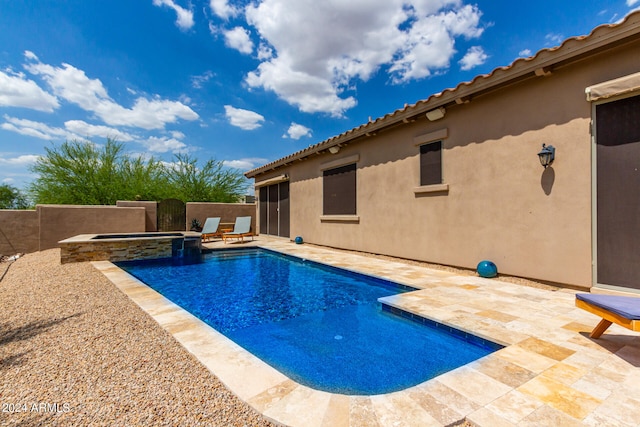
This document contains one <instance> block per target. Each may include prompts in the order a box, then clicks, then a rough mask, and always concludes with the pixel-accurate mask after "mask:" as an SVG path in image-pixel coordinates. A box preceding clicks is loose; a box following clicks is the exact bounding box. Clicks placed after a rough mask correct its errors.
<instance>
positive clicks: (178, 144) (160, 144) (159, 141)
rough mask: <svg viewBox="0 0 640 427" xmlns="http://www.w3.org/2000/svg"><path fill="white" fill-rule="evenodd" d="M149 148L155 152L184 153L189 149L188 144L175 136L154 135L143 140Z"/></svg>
mask: <svg viewBox="0 0 640 427" xmlns="http://www.w3.org/2000/svg"><path fill="white" fill-rule="evenodd" d="M143 145H144V146H145V147H146V148H147V150H149V151H151V152H154V153H168V152H172V153H184V152H186V151H187V145H186V144H185V143H184V142H182V141H178V140H177V139H175V138H165V137H162V138H159V137H156V136H152V137H150V138H148V139H147V140H146V141H144V142H143Z"/></svg>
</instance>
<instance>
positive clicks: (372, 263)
mask: <svg viewBox="0 0 640 427" xmlns="http://www.w3.org/2000/svg"><path fill="white" fill-rule="evenodd" d="M248 245H259V246H263V247H265V248H269V249H273V250H276V251H280V252H283V253H287V254H291V255H295V256H299V257H302V258H305V259H310V260H314V261H319V262H323V263H326V264H330V265H336V266H338V265H339V266H341V267H344V268H347V269H349V270H353V271H358V272H362V273H366V274H371V275H375V276H379V277H383V278H386V279H390V280H393V281H396V282H398V283H403V284H406V285H409V286H413V287H416V288H419V289H420V290H417V291H413V292H409V293H404V294H400V295H395V296H391V297H387V298H383V299H382V300H383V302H385V303H387V304H389V305H392V306H394V307H397V308H399V309H402V310H405V311H408V312H411V313H415V314H418V315H421V316H423V317H426V318H429V319H432V320H435V321H437V322H440V323H443V324H446V325H448V326H452V327H455V328H458V329H462V330H464V331H467V332H470V333H473V334H475V335H478V336H480V337H483V338H487V339H490V340H493V341H495V342H498V343H500V344H503V345H506V347H505V348H504V349H501V350H499V351H496V352H494V353H492V354H491V355H489V356H486V357H484V358H482V359H479V360H477V361H475V362H473V363H470V364H468V365H465V366H463V367H461V368H458V369H455V370H453V371H451V372H448V373H445V374H443V375H441V376H438V377H436V378H434V379H432V380H429V381H426V382H425V383H422V384H419V385H416V386H414V387H411V388H409V389H407V390H403V391H400V392H395V393H390V394H386V395H377V396H345V395H336V394H331V393H327V392H323V391H318V390H314V389H311V388H309V387H306V386H302V385H299V384H297V383H295V382H294V381H292V380H290V379H288V378H287V377H286V376H284V375H283V374H281V373H279V372H277V371H275V370H274V369H273V368H271V367H270V366H269V365H267V364H266V363H264V362H262V361H261V360H259V359H258V358H256V357H255V356H253V355H251V354H250V353H248V352H246V351H245V350H243V349H242V348H240V347H239V346H237V345H236V344H235V343H233V342H232V341H230V340H229V339H227V338H226V337H224V336H223V335H222V334H220V333H218V332H217V331H215V330H214V329H213V328H211V327H209V326H207V325H205V324H203V323H202V322H201V321H200V320H198V319H196V318H195V317H194V316H192V315H190V314H189V313H186V312H184V311H183V310H182V309H180V308H179V307H177V306H175V305H174V304H173V303H171V302H169V301H167V300H166V299H164V298H163V297H161V296H159V295H158V294H156V293H155V292H154V291H152V290H150V289H149V288H148V287H147V286H146V285H144V284H143V283H140V282H138V281H137V280H136V279H134V278H132V277H131V276H129V275H127V274H126V273H124V272H123V271H121V270H120V269H118V268H117V267H115V266H113V265H112V264H110V263H108V262H96V263H94V265H95V266H96V267H97V268H98V269H100V270H102V271H103V272H104V273H105V275H106V276H107V277H109V278H110V279H111V280H112V281H113V282H114V283H115V284H116V285H117V286H118V287H119V288H120V289H121V290H122V291H123V292H124V293H126V294H127V295H129V296H130V297H131V299H132V300H133V301H135V302H137V303H138V304H139V305H140V306H141V307H142V308H143V309H144V310H146V311H147V312H148V313H149V314H150V315H151V316H153V317H154V318H155V319H156V320H157V321H158V323H159V324H160V325H161V326H163V327H164V328H165V329H166V330H168V331H169V332H170V333H172V334H173V335H174V336H175V337H176V339H177V340H178V341H179V342H181V343H182V345H183V346H185V348H187V349H188V350H189V351H190V352H192V353H193V354H194V355H195V356H196V357H197V358H198V359H199V360H200V361H201V362H202V363H203V364H204V365H205V366H207V367H208V368H209V369H210V370H211V371H212V372H213V373H214V374H216V376H218V377H219V378H220V379H221V380H222V381H223V382H224V383H225V385H227V387H229V388H230V389H231V390H232V391H234V392H235V393H236V394H237V395H238V396H239V397H240V398H242V399H243V400H245V401H246V402H248V403H249V404H250V405H252V406H253V407H254V408H256V409H257V410H259V411H260V412H262V413H263V414H264V415H266V416H267V417H269V418H271V419H273V420H275V421H277V422H280V423H282V424H285V425H291V426H304V427H307V426H345V427H346V426H375V425H380V426H387V425H388V426H391V425H393V426H395V425H407V426H411V425H415V426H428V425H434V426H444V425H448V424H451V423H454V422H457V421H460V420H462V419H464V418H466V419H467V420H469V421H471V422H472V423H474V424H476V425H478V426H482V427H484V426H486V427H496V426H503V425H504V426H545V425H546V426H558V425H562V426H572V425H576V426H578V425H592V426H600V425H620V426H637V425H639V423H640V421H639V420H640V415H638V414H639V412H638V408H639V407H640V336H638V334H634V333H633V332H630V331H627V330H626V329H623V328H621V327H618V326H616V325H614V326H612V327H611V328H610V329H609V330H608V331H607V333H606V334H605V335H603V337H602V338H601V339H599V340H591V339H589V338H588V332H589V331H590V330H591V328H592V327H593V326H595V324H596V323H597V322H598V321H599V319H598V318H596V317H595V316H593V315H591V314H589V313H586V312H584V311H583V310H580V309H578V308H576V307H574V293H575V292H574V291H571V290H559V291H548V290H543V289H537V288H531V287H525V286H520V285H515V284H511V283H506V282H501V281H500V280H497V279H484V278H480V277H475V276H471V275H469V276H465V275H456V274H453V273H449V272H446V271H440V270H433V269H428V268H425V267H420V266H416V265H411V264H407V263H403V262H401V261H388V260H381V259H375V258H371V257H365V256H361V255H357V254H350V253H345V252H342V251H340V252H339V251H333V250H330V249H325V248H319V247H316V246H311V245H295V244H293V243H291V242H288V241H286V240H282V239H272V238H265V237H263V236H260V237H258V238H257V239H256V240H255V241H254V242H253V243H250V244H248ZM248 245H245V246H248ZM212 246H218V247H221V246H222V245H220V244H214V245H212ZM227 246H228V247H231V246H234V245H227Z"/></svg>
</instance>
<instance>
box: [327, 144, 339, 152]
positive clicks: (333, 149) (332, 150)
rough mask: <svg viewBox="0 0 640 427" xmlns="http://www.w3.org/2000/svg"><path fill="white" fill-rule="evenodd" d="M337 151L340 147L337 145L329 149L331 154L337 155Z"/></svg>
mask: <svg viewBox="0 0 640 427" xmlns="http://www.w3.org/2000/svg"><path fill="white" fill-rule="evenodd" d="M338 151H340V147H339V146H337V145H334V146H333V147H329V152H330V153H331V154H338Z"/></svg>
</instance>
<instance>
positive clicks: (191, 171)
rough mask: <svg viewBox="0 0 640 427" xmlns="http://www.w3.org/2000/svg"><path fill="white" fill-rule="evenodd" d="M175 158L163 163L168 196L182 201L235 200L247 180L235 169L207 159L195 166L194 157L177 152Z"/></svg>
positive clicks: (245, 186) (242, 191)
mask: <svg viewBox="0 0 640 427" xmlns="http://www.w3.org/2000/svg"><path fill="white" fill-rule="evenodd" d="M175 158H176V162H175V163H174V164H172V165H168V166H166V167H165V174H166V179H167V182H168V185H169V187H170V193H171V194H172V197H175V198H176V199H180V200H182V201H184V202H226V203H234V202H237V201H238V199H239V198H240V196H241V195H242V194H243V193H244V191H245V190H246V188H247V181H246V179H245V177H244V175H242V173H241V172H240V171H239V170H237V169H229V168H226V167H225V166H224V163H223V162H221V161H217V160H214V159H209V160H208V161H207V162H206V163H205V164H204V165H203V166H201V167H198V159H196V158H192V157H191V156H189V155H188V154H177V155H176V156H175Z"/></svg>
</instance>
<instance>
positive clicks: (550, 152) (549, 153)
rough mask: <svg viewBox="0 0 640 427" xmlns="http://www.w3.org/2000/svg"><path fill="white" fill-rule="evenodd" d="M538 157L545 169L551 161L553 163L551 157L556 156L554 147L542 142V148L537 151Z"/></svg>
mask: <svg viewBox="0 0 640 427" xmlns="http://www.w3.org/2000/svg"><path fill="white" fill-rule="evenodd" d="M538 158H539V159H540V164H541V165H542V166H544V168H545V169H546V168H547V166H549V165H550V164H551V163H553V159H555V158H556V149H555V147H554V146H553V145H549V146H547V145H545V144H542V150H540V152H539V153H538Z"/></svg>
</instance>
